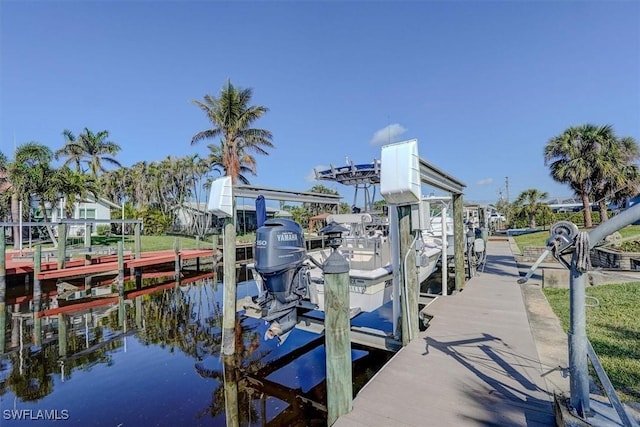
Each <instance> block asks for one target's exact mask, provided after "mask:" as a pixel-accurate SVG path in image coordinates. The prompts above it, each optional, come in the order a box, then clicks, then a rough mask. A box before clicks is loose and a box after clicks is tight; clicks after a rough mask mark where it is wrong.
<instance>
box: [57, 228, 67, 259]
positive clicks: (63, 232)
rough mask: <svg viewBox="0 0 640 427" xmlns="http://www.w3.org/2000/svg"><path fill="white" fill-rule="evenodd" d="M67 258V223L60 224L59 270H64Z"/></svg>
mask: <svg viewBox="0 0 640 427" xmlns="http://www.w3.org/2000/svg"><path fill="white" fill-rule="evenodd" d="M66 257H67V225H66V224H65V223H62V222H61V223H60V224H58V270H62V269H63V268H64V263H65V258H66Z"/></svg>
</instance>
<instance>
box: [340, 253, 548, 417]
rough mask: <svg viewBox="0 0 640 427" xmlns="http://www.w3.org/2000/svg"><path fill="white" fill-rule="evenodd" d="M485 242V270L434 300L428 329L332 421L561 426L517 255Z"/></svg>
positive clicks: (386, 366)
mask: <svg viewBox="0 0 640 427" xmlns="http://www.w3.org/2000/svg"><path fill="white" fill-rule="evenodd" d="M487 249H488V254H489V256H488V262H487V268H486V271H485V272H484V273H482V274H480V275H479V276H476V277H474V278H473V279H471V280H470V281H469V282H468V283H467V284H466V286H465V288H464V290H463V291H462V292H461V293H459V294H457V295H452V296H447V297H441V298H438V299H437V300H436V301H434V302H433V303H432V304H431V305H430V306H429V308H428V312H429V314H430V315H433V316H434V317H433V319H432V320H431V322H430V325H429V328H428V329H427V330H426V331H423V332H421V333H420V334H419V335H418V336H417V337H415V338H414V339H413V340H412V341H411V342H410V343H409V345H407V346H406V347H404V348H403V349H402V350H400V351H399V352H398V354H396V355H395V356H394V357H393V359H391V361H389V363H388V364H387V365H385V367H384V368H383V369H382V370H381V371H380V372H378V374H377V375H376V376H375V377H374V378H373V379H372V380H371V381H370V382H369V383H368V384H367V385H366V386H365V387H364V388H363V389H362V390H361V391H360V392H359V393H358V395H357V396H356V398H355V399H354V402H353V410H352V411H351V412H350V413H349V414H346V415H343V416H342V417H340V418H339V419H338V421H337V422H336V423H335V424H334V426H337V427H344V426H359V425H369V426H387V425H408V426H448V425H456V426H480V425H509V426H543V425H549V426H551V425H555V417H554V412H553V405H552V402H553V396H552V393H551V392H550V390H548V389H547V384H546V382H545V380H544V377H542V376H541V375H542V373H544V372H546V371H547V370H548V369H549V368H548V367H542V365H541V363H540V357H539V355H538V351H537V348H536V344H535V342H534V340H533V336H532V332H531V326H530V324H529V319H528V316H527V310H526V308H525V305H524V302H523V296H522V292H521V289H520V285H518V284H517V283H516V281H517V279H518V277H519V275H518V271H517V268H516V264H515V260H514V259H513V256H512V255H511V252H510V250H509V247H508V244H507V243H506V242H490V243H489V245H488V246H487Z"/></svg>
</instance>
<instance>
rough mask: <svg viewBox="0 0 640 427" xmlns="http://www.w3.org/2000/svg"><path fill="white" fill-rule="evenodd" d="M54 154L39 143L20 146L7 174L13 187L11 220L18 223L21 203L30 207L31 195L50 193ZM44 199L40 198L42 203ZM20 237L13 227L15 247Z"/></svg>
mask: <svg viewBox="0 0 640 427" xmlns="http://www.w3.org/2000/svg"><path fill="white" fill-rule="evenodd" d="M52 158H53V153H52V152H51V150H50V149H49V147H47V146H45V145H42V144H40V143H37V142H28V143H26V144H22V145H20V146H18V148H17V149H16V152H15V155H14V160H13V162H12V163H9V164H7V166H6V173H7V179H8V182H9V183H10V185H11V187H10V188H11V218H12V220H13V221H14V222H18V220H19V217H20V202H21V201H23V202H24V201H26V202H27V206H30V205H31V203H30V200H31V195H32V194H36V195H38V196H42V194H43V192H44V191H48V190H49V187H48V178H49V176H50V173H51V166H50V162H51V160H52ZM42 200H43V197H40V201H41V202H42ZM19 235H20V228H19V226H17V225H15V226H14V227H13V236H14V245H15V244H16V243H15V242H16V239H17V238H18V236H19Z"/></svg>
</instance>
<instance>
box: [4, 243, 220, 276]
mask: <svg viewBox="0 0 640 427" xmlns="http://www.w3.org/2000/svg"><path fill="white" fill-rule="evenodd" d="M213 254H214V251H213V250H211V249H184V250H180V251H179V252H178V255H179V257H180V259H181V260H187V259H194V258H203V257H210V256H213ZM175 258H176V253H175V251H173V250H164V251H153V252H142V253H141V255H140V258H137V259H136V258H134V257H133V255H132V254H126V255H125V256H124V268H125V271H127V270H128V269H131V268H137V267H149V266H154V265H160V264H165V263H173V262H175ZM90 262H91V264H88V265H85V260H84V259H82V258H74V259H71V260H68V261H66V262H65V268H62V269H58V268H57V262H43V263H42V269H41V272H40V274H39V275H38V279H40V280H49V279H72V278H77V277H85V276H91V275H98V274H106V273H117V272H118V257H117V255H104V256H99V257H92V258H91V259H90ZM6 269H7V275H8V276H9V275H13V274H25V273H32V272H33V261H25V260H20V261H15V260H14V259H13V258H12V257H11V256H7V267H6Z"/></svg>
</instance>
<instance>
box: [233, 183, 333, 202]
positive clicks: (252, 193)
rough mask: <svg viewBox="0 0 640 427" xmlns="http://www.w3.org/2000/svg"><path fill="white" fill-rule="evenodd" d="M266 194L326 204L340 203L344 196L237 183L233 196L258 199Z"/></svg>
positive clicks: (289, 199)
mask: <svg viewBox="0 0 640 427" xmlns="http://www.w3.org/2000/svg"><path fill="white" fill-rule="evenodd" d="M260 195H261V196H264V198H265V199H268V200H278V201H286V202H299V203H320V204H325V205H336V206H338V205H340V201H341V200H342V196H340V195H338V194H319V193H311V192H307V191H293V190H281V189H277V188H270V187H261V186H257V185H244V184H242V185H235V186H234V187H233V197H235V198H238V197H248V198H253V199H256V198H258V196H260Z"/></svg>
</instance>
